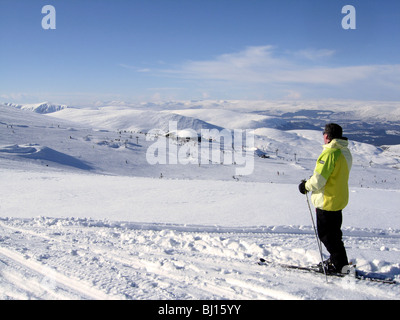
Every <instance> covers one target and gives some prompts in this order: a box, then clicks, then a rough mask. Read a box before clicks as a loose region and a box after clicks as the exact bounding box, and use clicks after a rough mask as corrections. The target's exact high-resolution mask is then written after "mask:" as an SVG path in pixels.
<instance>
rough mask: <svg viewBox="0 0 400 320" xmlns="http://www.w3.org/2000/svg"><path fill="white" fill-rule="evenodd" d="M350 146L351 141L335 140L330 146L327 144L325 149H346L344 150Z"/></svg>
mask: <svg viewBox="0 0 400 320" xmlns="http://www.w3.org/2000/svg"><path fill="white" fill-rule="evenodd" d="M348 145H349V141H348V140H347V138H343V139H333V140H332V141H331V142H329V143H328V144H325V145H324V148H332V149H344V148H347V147H348Z"/></svg>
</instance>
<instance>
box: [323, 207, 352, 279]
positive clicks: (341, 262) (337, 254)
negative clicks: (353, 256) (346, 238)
mask: <svg viewBox="0 0 400 320" xmlns="http://www.w3.org/2000/svg"><path fill="white" fill-rule="evenodd" d="M316 210H317V230H318V237H319V239H320V240H321V242H322V243H323V244H324V245H325V247H326V249H327V250H328V252H329V253H330V255H331V262H332V263H333V265H334V266H335V269H336V270H337V271H339V272H340V271H341V270H342V267H343V266H345V265H347V264H349V263H348V260H347V254H346V249H345V248H344V244H343V241H342V230H341V226H342V220H343V217H342V210H340V211H326V210H321V209H316Z"/></svg>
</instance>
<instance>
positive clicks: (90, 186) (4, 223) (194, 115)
mask: <svg viewBox="0 0 400 320" xmlns="http://www.w3.org/2000/svg"><path fill="white" fill-rule="evenodd" d="M227 104H228V103H227V102H225V103H223V102H221V103H220V106H221V110H222V111H221V110H220V112H221V113H220V117H221V118H222V117H224V120H221V118H218V119H217V118H216V119H215V120H213V118H212V117H210V118H208V119H207V118H206V114H207V113H206V110H207V109H208V108H210V107H212V109H213V110H216V102H213V103H212V104H211V103H210V105H206V104H204V105H203V108H202V106H201V105H199V103H198V102H191V103H189V102H188V103H185V104H183V105H179V106H180V108H179V109H180V111H179V112H178V111H177V110H178V109H177V108H176V105H175V108H174V106H173V105H170V104H168V106H167V107H166V108H163V110H162V111H157V107H155V108H153V109H151V110H147V109H146V107H143V106H141V107H140V108H137V109H132V107H124V106H118V107H113V106H109V107H101V108H94V109H93V108H81V109H79V108H67V109H63V110H60V111H57V112H55V113H51V116H50V115H43V114H37V113H35V112H31V111H27V110H21V109H19V108H15V107H12V106H9V105H0V115H1V118H0V163H1V167H0V181H1V183H0V194H1V195H2V199H1V202H0V275H1V277H0V298H1V299H139V300H141V299H156V300H158V299H169V300H178V299H187V300H192V299H252V300H260V299H399V297H400V287H399V286H398V285H385V284H379V283H372V282H367V281H360V280H355V279H351V278H343V279H342V278H337V279H334V278H332V279H329V282H328V283H326V281H325V279H324V277H321V276H319V275H314V274H308V273H303V272H299V271H293V270H292V271H287V270H283V269H279V268H278V267H273V266H271V267H264V266H258V265H257V264H256V261H257V260H258V258H260V257H265V258H268V259H269V260H272V261H276V262H280V263H290V264H299V265H308V264H312V263H318V261H319V254H318V250H317V245H316V241H315V237H314V231H313V229H312V226H311V221H310V216H309V212H308V207H307V203H306V199H305V197H304V196H303V195H301V194H300V193H299V192H298V190H297V184H298V182H299V181H300V180H301V179H303V178H307V177H308V176H310V175H311V174H312V170H313V167H314V163H315V157H316V156H317V155H318V154H319V152H320V150H321V143H322V141H320V140H321V133H320V132H319V131H313V130H291V131H290V130H289V131H281V130H279V129H277V128H276V127H274V126H273V125H272V123H271V122H268V123H269V124H268V125H271V127H265V126H266V125H267V122H265V121H266V120H269V119H271V118H269V117H270V116H268V117H266V118H263V117H262V116H261V117H260V115H259V114H254V118H253V117H252V116H251V113H250V112H249V109H248V105H247V107H246V111H245V112H244V111H243V110H239V109H238V108H234V107H231V108H228V107H227V106H226V105H227ZM231 104H233V103H231ZM194 106H196V109H193V108H192V107H194ZM256 107H257V108H258V105H257V106H256ZM256 107H255V108H256ZM224 108H225V109H226V108H227V109H228V110H225V111H223V109H224ZM185 110H187V111H185ZM190 110H196V112H190ZM217 110H218V109H217ZM276 111H278V110H276ZM360 112H361V111H360ZM368 112H370V111H368ZM241 113H242V120H243V122H241V121H240V114H241ZM198 117H199V118H198ZM170 119H174V120H175V121H178V123H181V125H182V127H181V128H180V129H185V128H191V129H195V130H199V129H201V128H204V127H205V128H212V129H217V130H219V129H220V128H221V126H224V127H226V128H228V129H235V128H239V127H240V126H241V127H240V128H246V125H247V124H252V123H253V124H254V122H252V121H253V120H254V121H258V122H259V123H260V122H263V121H264V122H263V124H262V126H259V125H256V126H254V127H253V129H255V133H256V139H255V144H256V146H257V148H258V149H259V150H263V151H264V152H265V154H266V155H268V156H269V157H268V158H260V157H258V156H257V155H256V154H255V155H254V172H253V174H251V175H243V176H235V166H234V165H221V164H216V163H210V164H207V165H201V166H199V165H197V164H196V165H194V164H187V165H182V164H178V165H150V164H149V163H148V162H147V161H146V150H147V149H148V148H149V147H150V146H151V145H152V144H153V143H154V141H148V140H146V135H145V132H146V131H147V130H151V129H154V128H166V127H165V125H166V123H168V122H169V121H170ZM361 120H362V119H361ZM361 120H360V121H361ZM179 121H180V122H179ZM229 124H231V125H229ZM163 126H164V127H163ZM203 126H204V127H203ZM163 130H164V129H163ZM178 147H181V146H178ZM350 147H351V150H352V152H353V156H354V168H353V170H352V173H351V178H350V204H349V206H348V207H347V208H346V209H345V212H344V223H343V232H344V241H345V245H346V248H347V251H348V255H349V257H350V258H351V261H352V262H353V263H356V264H357V266H358V268H359V269H361V270H364V271H371V272H380V273H383V274H386V275H388V276H392V277H395V278H396V279H397V280H400V259H399V258H400V253H399V251H400V216H399V215H398V208H399V206H400V200H399V199H400V197H399V193H400V188H399V187H400V176H399V174H398V173H399V171H398V170H399V161H400V156H399V153H398V146H390V147H385V148H379V147H376V146H372V145H369V144H365V143H360V142H356V141H352V142H351V145H350ZM277 149H278V151H277ZM294 154H296V160H295V159H294V157H295V155H294ZM161 177H162V179H161ZM324 253H325V254H326V252H324Z"/></svg>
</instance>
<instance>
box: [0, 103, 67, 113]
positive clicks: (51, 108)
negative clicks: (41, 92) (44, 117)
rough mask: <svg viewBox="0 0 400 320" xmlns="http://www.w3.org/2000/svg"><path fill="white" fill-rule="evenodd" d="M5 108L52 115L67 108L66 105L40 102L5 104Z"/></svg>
mask: <svg viewBox="0 0 400 320" xmlns="http://www.w3.org/2000/svg"><path fill="white" fill-rule="evenodd" d="M5 105H6V106H10V107H14V108H18V109H22V110H29V111H33V112H36V113H42V114H45V113H52V112H56V111H60V110H62V109H66V108H68V106H66V105H56V104H52V103H50V102H42V103H36V104H23V105H21V104H14V103H5Z"/></svg>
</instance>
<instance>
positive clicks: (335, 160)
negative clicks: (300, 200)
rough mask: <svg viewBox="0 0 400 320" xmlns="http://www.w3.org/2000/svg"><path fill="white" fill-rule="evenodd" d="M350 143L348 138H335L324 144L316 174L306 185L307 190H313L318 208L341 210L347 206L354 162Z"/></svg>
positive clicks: (315, 204)
mask: <svg viewBox="0 0 400 320" xmlns="http://www.w3.org/2000/svg"><path fill="white" fill-rule="evenodd" d="M348 144H349V142H348V141H347V140H344V139H333V140H332V141H331V142H330V143H329V144H326V145H324V146H323V148H324V150H323V151H322V153H321V155H320V156H319V158H318V159H317V163H316V165H315V169H314V174H313V176H312V177H311V178H310V179H309V180H308V181H307V182H306V185H305V187H306V190H307V191H311V192H312V195H311V201H312V203H313V205H314V206H315V207H316V208H319V209H322V210H327V211H339V210H342V209H344V208H345V207H346V205H347V203H348V201H349V187H348V181H349V174H350V169H351V166H352V162H353V160H352V156H351V153H350V150H349V149H348Z"/></svg>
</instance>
